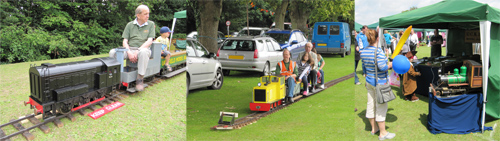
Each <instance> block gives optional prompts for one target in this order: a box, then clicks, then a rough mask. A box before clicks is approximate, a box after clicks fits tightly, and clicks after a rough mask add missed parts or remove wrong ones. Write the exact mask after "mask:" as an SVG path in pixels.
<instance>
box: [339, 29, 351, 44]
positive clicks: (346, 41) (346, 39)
mask: <svg viewBox="0 0 500 141" xmlns="http://www.w3.org/2000/svg"><path fill="white" fill-rule="evenodd" d="M342 26H344V28H343V29H344V31H341V33H340V34H344V35H345V36H344V39H342V40H343V41H344V46H345V48H346V51H350V50H351V34H350V33H351V32H350V30H349V25H348V24H347V23H343V24H342Z"/></svg>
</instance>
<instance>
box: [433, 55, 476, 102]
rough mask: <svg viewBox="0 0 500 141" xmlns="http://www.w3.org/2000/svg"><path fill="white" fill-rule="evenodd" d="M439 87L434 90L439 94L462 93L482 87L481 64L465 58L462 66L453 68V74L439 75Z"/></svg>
mask: <svg viewBox="0 0 500 141" xmlns="http://www.w3.org/2000/svg"><path fill="white" fill-rule="evenodd" d="M459 70H460V71H459ZM439 77H440V79H439V81H438V84H439V85H440V86H439V87H436V91H438V92H439V93H440V95H452V94H464V93H468V92H477V91H480V90H481V88H482V83H483V81H482V78H483V77H482V66H481V63H478V62H476V61H474V60H465V61H464V62H463V66H461V67H460V69H459V68H455V69H454V72H453V74H451V72H448V74H444V73H442V74H441V75H439Z"/></svg>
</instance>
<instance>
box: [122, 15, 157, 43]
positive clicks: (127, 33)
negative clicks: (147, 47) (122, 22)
mask: <svg viewBox="0 0 500 141" xmlns="http://www.w3.org/2000/svg"><path fill="white" fill-rule="evenodd" d="M134 21H135V20H134ZM134 21H131V22H129V23H128V24H127V26H126V27H125V30H124V31H123V34H122V37H123V38H125V39H128V45H129V46H130V47H141V45H142V44H144V42H146V41H147V40H148V38H154V37H155V23H154V22H153V21H149V20H148V22H147V25H144V26H142V27H139V25H138V24H137V23H134Z"/></svg>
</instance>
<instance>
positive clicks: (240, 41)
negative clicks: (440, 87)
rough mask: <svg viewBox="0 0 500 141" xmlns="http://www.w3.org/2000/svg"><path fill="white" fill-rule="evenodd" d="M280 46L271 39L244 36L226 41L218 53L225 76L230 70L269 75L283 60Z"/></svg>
mask: <svg viewBox="0 0 500 141" xmlns="http://www.w3.org/2000/svg"><path fill="white" fill-rule="evenodd" d="M282 52H283V51H282V50H281V47H280V44H278V42H276V40H274V39H273V38H271V37H259V36H255V37H252V36H243V37H235V38H228V39H226V40H225V41H224V42H223V44H222V45H221V46H220V48H219V50H218V51H217V60H219V62H220V63H221V64H222V70H223V72H224V75H225V76H227V75H229V72H230V70H244V71H257V72H261V75H268V74H269V73H270V71H274V70H275V69H276V67H275V66H276V64H277V63H278V62H279V61H281V60H283V53H282Z"/></svg>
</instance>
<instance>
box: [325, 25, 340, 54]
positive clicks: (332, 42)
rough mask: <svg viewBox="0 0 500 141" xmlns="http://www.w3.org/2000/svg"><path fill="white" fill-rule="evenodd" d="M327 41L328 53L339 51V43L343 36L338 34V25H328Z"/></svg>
mask: <svg viewBox="0 0 500 141" xmlns="http://www.w3.org/2000/svg"><path fill="white" fill-rule="evenodd" d="M328 34H329V35H330V36H329V41H328V44H329V45H328V51H329V52H333V51H337V52H338V51H340V43H341V36H342V35H343V34H340V25H338V24H331V25H329V33H328Z"/></svg>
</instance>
